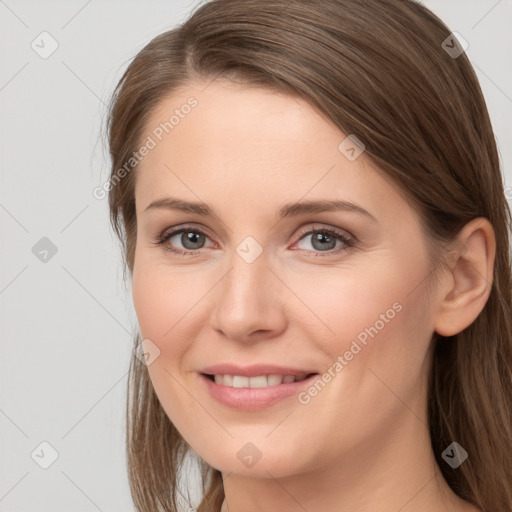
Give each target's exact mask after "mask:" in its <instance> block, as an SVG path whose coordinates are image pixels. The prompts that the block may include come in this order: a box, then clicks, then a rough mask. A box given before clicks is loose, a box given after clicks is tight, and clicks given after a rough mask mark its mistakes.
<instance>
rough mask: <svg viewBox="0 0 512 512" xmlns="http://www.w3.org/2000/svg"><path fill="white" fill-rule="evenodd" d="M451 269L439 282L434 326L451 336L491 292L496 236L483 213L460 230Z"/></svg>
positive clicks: (471, 318) (471, 319)
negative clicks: (440, 282) (482, 215)
mask: <svg viewBox="0 0 512 512" xmlns="http://www.w3.org/2000/svg"><path fill="white" fill-rule="evenodd" d="M455 246H456V249H455V250H454V251H453V254H454V255H455V257H454V258H452V261H451V263H450V271H449V273H448V275H447V278H446V279H443V281H442V284H441V285H440V286H439V293H440V295H439V302H438V304H439V306H438V310H437V315H436V317H435V324H434V329H435V331H436V332H437V333H438V334H440V335H441V336H454V335H455V334H457V333H459V332H461V331H463V330H464V329H465V328H466V327H468V326H469V325H471V324H472V323H473V322H474V320H475V319H476V318H477V316H478V315H479V314H480V313H481V311H482V310H483V308H484V306H485V304H486V302H487V299H488V298H489V295H490V293H491V289H492V281H493V269H494V259H495V255H496V238H495V235H494V229H493V227H492V224H491V223H490V222H489V221H488V220H487V219H486V218H485V217H478V218H476V219H473V220H472V221H471V222H468V223H467V224H466V225H465V226H464V227H463V228H462V230H461V231H460V232H459V235H458V236H457V240H456V244H455Z"/></svg>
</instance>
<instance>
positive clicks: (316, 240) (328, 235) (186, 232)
mask: <svg viewBox="0 0 512 512" xmlns="http://www.w3.org/2000/svg"><path fill="white" fill-rule="evenodd" d="M299 236H300V239H299V240H298V241H297V242H296V243H295V244H294V245H297V244H299V243H301V242H302V241H303V240H305V239H306V238H308V237H309V236H312V238H311V242H310V246H311V247H312V249H308V248H304V247H302V248H300V247H299V249H300V250H304V251H306V252H313V253H315V252H316V254H314V257H318V256H321V257H323V256H332V255H335V254H339V253H342V252H345V251H348V250H349V249H350V248H351V247H353V246H354V245H355V240H354V239H353V238H351V237H349V236H347V235H346V234H344V233H342V232H341V231H338V230H336V229H333V228H316V227H314V228H313V229H309V230H303V231H302V232H301V233H299ZM173 239H175V240H173ZM207 239H208V235H206V233H205V232H204V231H202V230H201V229H198V228H195V227H192V226H184V227H180V228H173V229H169V230H165V231H163V232H162V233H161V234H160V235H159V236H158V238H157V240H156V241H155V242H153V243H154V244H156V245H161V246H164V248H165V250H167V251H170V252H172V253H175V254H181V255H183V256H193V255H196V254H200V253H201V249H203V248H204V244H205V241H206V240H207ZM176 244H181V245H182V246H183V249H181V248H180V247H176ZM337 244H338V247H336V245H337ZM339 245H341V247H340V246H339ZM322 253H326V254H322Z"/></svg>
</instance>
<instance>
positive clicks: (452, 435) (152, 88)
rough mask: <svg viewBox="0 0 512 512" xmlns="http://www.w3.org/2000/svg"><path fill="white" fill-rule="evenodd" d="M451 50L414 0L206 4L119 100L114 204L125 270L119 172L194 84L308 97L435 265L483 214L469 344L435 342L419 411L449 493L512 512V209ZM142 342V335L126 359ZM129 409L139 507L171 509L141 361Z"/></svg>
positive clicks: (175, 457) (149, 58) (128, 233)
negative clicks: (485, 281) (407, 220)
mask: <svg viewBox="0 0 512 512" xmlns="http://www.w3.org/2000/svg"><path fill="white" fill-rule="evenodd" d="M450 37H451V39H450ZM446 41H448V42H449V44H447V43H446ZM459 46H460V45H458V42H457V41H456V40H454V39H453V36H451V34H450V30H449V29H448V27H447V26H446V25H445V24H444V23H443V22H442V21H441V20H439V18H437V17H436V16H435V15H434V14H433V13H431V12H430V11H429V10H428V9H426V8H425V7H423V6H422V5H420V4H419V3H416V2H414V1H411V0H365V1H359V0H213V1H210V2H207V3H205V4H203V5H201V6H200V7H198V8H197V9H196V10H195V12H194V13H192V15H191V17H190V18H189V19H188V20H187V21H185V22H184V23H183V24H182V25H180V26H178V27H177V28H175V29H173V30H170V31H168V32H165V33H163V34H160V35H159V36H157V37H155V38H154V39H153V40H152V41H151V42H149V44H147V46H146V47H145V48H143V50H142V51H140V52H139V53H138V54H137V56H136V57H135V59H134V60H133V61H132V62H131V63H130V65H129V66H128V68H127V69H126V71H125V73H124V75H123V76H122V78H121V80H120V81H119V84H118V85H117V87H116V89H115V91H114V93H113V97H112V100H111V108H110V111H109V117H108V123H107V129H108V137H109V144H110V155H111V159H112V168H111V178H110V183H109V187H108V189H109V205H110V214H111V222H112V225H113V227H114V229H115V231H116V233H117V235H118V236H119V237H120V239H121V241H122V243H123V249H124V258H125V264H126V267H127V268H128V270H129V271H130V274H131V273H132V271H133V262H134V250H135V241H136V236H137V232H136V229H137V224H136V214H135V196H134V183H135V175H136V165H132V167H133V170H131V168H128V169H127V168H126V162H129V161H130V158H131V157H132V154H133V152H134V151H136V150H137V148H138V147H140V144H141V142H142V134H143V133H144V129H146V128H147V120H148V118H149V116H150V115H151V114H152V112H154V109H155V107H156V106H157V105H158V104H159V102H160V101H161V100H162V99H163V98H164V97H166V96H168V95H169V94H170V93H172V91H174V90H175V89H176V88H177V87H180V86H183V85H186V84H187V83H191V82H192V81H196V80H203V81H205V83H206V81H207V80H213V79H214V78H216V77H218V76H222V77H227V78H230V79H236V80H240V81H241V82H243V83H246V84H255V85H260V86H264V87H267V88H272V89H274V90H279V91H281V92H286V93H289V94H292V95H296V96H299V97H302V98H304V99H305V100H307V101H308V102H309V103H310V104H311V105H313V106H314V107H315V108H317V109H318V111H319V112H321V113H322V114H324V115H325V116H326V117H327V118H328V119H329V120H331V121H332V122H334V123H335V125H337V126H338V127H339V128H340V130H341V131H342V132H344V133H345V134H356V135H357V137H358V138H359V139H360V140H362V141H363V142H364V144H365V146H366V148H365V150H366V153H365V154H366V155H367V156H368V157H369V158H370V159H372V161H373V162H374V163H375V165H376V166H377V167H378V168H380V169H381V170H382V171H383V173H384V176H386V177H387V178H389V180H391V181H392V182H393V183H394V184H395V185H396V186H397V187H400V188H401V190H402V191H403V192H404V194H405V195H406V197H407V198H408V200H410V201H411V204H413V205H414V207H415V208H416V210H417V211H418V212H419V213H420V215H421V218H422V224H423V227H424V230H425V234H426V239H427V241H428V243H429V247H430V248H431V257H432V263H433V266H434V268H435V269H437V268H440V267H441V266H442V264H443V255H444V252H443V249H445V248H446V247H447V246H448V243H449V242H450V241H453V240H454V239H455V237H456V235H457V233H458V232H459V230H460V229H461V228H462V227H463V226H464V225H465V224H466V223H467V222H469V221H470V220H472V219H474V218H476V217H485V218H487V219H488V220H489V221H490V222H491V224H492V226H493V228H494V231H495V235H496V241H497V249H496V259H495V262H494V274H493V282H492V289H491V292H490V296H489V299H488V301H487V303H486V305H485V307H484V309H483V310H482V312H481V313H480V315H479V316H478V317H477V318H476V320H475V321H474V322H473V323H472V324H471V325H470V326H469V327H467V328H466V329H464V330H463V331H462V332H460V333H458V334H457V335H455V336H451V337H442V336H440V335H438V334H437V333H434V335H433V338H432V344H433V348H434V357H433V364H432V369H431V375H430V383H429V400H428V412H429V422H430V433H431V440H432V449H433V452H434V454H435V457H436V459H437V461H438V464H439V466H440V467H441V469H442V472H443V476H444V477H445V479H446V481H447V482H448V484H449V485H450V487H451V488H452V489H453V491H454V492H455V493H457V494H458V495H459V496H460V497H461V498H463V499H465V500H467V501H469V502H471V503H473V504H474V505H476V506H477V507H479V508H480V509H482V510H483V511H484V512H510V510H512V485H511V484H512V482H511V475H512V406H511V400H512V299H511V255H510V240H509V232H510V229H511V213H510V208H509V206H508V204H507V202H506V198H505V193H504V189H503V181H502V175H501V172H500V162H499V158H498V153H497V147H496V142H495V138H494V134H493V129H492V126H491V122H490V119H489V115H488V112H487V108H486V104H485V101H484V97H483V95H482V92H481V89H480V86H479V83H478V80H477V77H476V75H475V73H474V71H473V68H472V67H471V65H470V62H469V60H468V58H467V56H466V55H465V53H464V52H462V53H461V54H460V55H458V54H459V53H460V52H456V53H454V52H453V51H450V48H455V49H456V50H457V49H458V48H459ZM461 51H462V50H461ZM132 163H133V162H132ZM123 166H125V167H124V169H125V172H124V173H120V169H121V168H122V167H123ZM130 171H131V172H130ZM120 174H121V175H122V176H121V177H120ZM126 267H125V268H126ZM139 342H140V339H139V337H138V336H135V339H134V352H135V347H136V346H137V345H138V343H139ZM127 398H128V400H127V415H126V421H127V438H126V449H127V458H128V470H129V481H130V486H131V492H132V497H133V500H134V503H135V506H136V509H137V510H138V511H139V512H155V511H156V510H164V511H172V512H174V511H176V510H177V504H176V500H177V497H178V495H179V494H181V493H182V490H181V489H180V488H179V479H180V471H181V469H180V468H181V467H182V465H183V462H184V460H185V458H186V455H187V454H190V452H191V450H190V448H189V447H188V445H187V444H186V443H185V442H184V440H183V438H182V437H181V435H180V433H179V432H178V431H177V430H176V428H175V427H174V426H173V424H172V422H171V421H170V420H169V418H168V417H167V415H166V414H165V413H164V411H163V409H162V407H161V405H160V403H159V401H158V399H157V397H156V394H155V391H154V389H153V387H152V384H151V381H150V379H149V376H148V373H147V368H146V367H145V366H144V365H143V364H141V363H140V362H139V360H138V359H137V357H135V354H134V355H133V357H132V360H131V364H130V374H129V390H128V397H127ZM454 440H456V441H457V442H458V443H459V444H460V445H461V446H463V448H464V449H465V450H466V451H467V452H468V453H469V459H468V460H467V461H466V462H465V463H464V464H462V465H461V466H460V467H459V468H457V469H451V468H450V467H449V466H448V465H447V464H446V463H445V462H444V461H442V459H441V454H442V452H443V450H444V449H445V448H446V447H447V446H448V445H449V444H450V443H451V442H452V441H454ZM199 463H200V464H201V466H200V467H201V471H202V483H203V499H202V502H201V504H200V505H199V507H198V510H199V511H209V512H210V511H215V512H218V510H219V509H220V505H221V503H222V500H223V498H224V489H223V484H222V476H221V473H220V472H219V471H217V470H216V469H214V468H212V467H210V466H209V465H208V464H206V463H205V462H204V461H201V460H200V459H199Z"/></svg>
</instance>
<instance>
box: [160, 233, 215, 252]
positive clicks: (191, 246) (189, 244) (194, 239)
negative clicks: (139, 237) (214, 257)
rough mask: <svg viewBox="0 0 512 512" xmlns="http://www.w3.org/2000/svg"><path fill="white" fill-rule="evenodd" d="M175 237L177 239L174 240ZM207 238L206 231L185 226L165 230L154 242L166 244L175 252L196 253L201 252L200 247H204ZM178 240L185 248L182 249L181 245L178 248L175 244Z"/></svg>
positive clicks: (167, 247) (167, 248)
mask: <svg viewBox="0 0 512 512" xmlns="http://www.w3.org/2000/svg"><path fill="white" fill-rule="evenodd" d="M173 238H176V239H177V240H176V241H174V242H173V241H172V239H173ZM207 238H208V236H207V235H206V233H204V231H202V230H200V229H197V228H193V227H190V226H189V227H186V226H185V227H181V228H177V229H171V230H167V231H164V232H163V233H162V234H161V235H160V236H159V237H158V238H157V240H156V241H155V242H154V243H156V244H157V245H162V246H164V247H165V249H166V250H167V251H170V252H173V253H177V254H182V255H194V254H199V253H200V251H199V250H198V249H202V248H203V247H202V246H203V244H204V242H205V239H207ZM177 242H179V243H180V244H182V245H183V247H184V249H180V248H179V247H178V248H177V247H176V245H175V244H176V243H177Z"/></svg>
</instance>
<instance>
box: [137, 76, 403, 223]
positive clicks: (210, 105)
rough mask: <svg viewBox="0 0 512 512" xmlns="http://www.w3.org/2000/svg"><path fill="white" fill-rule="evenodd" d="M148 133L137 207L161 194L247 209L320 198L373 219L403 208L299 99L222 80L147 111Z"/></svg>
mask: <svg viewBox="0 0 512 512" xmlns="http://www.w3.org/2000/svg"><path fill="white" fill-rule="evenodd" d="M191 105H194V106H191ZM148 137H150V138H152V139H154V142H155V147H154V148H153V149H152V150H151V151H150V152H149V154H148V155H147V156H146V157H145V158H144V159H143V161H142V162H141V163H140V164H139V166H138V168H137V185H136V195H137V197H139V198H140V201H139V200H138V201H137V203H141V202H144V203H146V204H147V203H149V202H150V201H152V200H154V199H158V198H159V197H162V196H163V195H165V194H166V193H168V194H171V195H173V196H175V195H181V196H186V198H188V199H190V200H198V197H199V198H201V199H203V200H204V201H205V202H207V201H206V198H207V197H208V196H210V197H211V198H212V200H211V201H208V203H209V204H211V203H215V202H219V201H220V202H223V201H225V200H229V201H231V202H237V201H238V202H241V203H243V202H245V203H246V205H247V207H248V208H249V207H251V208H254V207H255V206H256V205H258V207H263V206H265V205H267V204H268V205H269V206H272V207H275V206H276V205H277V204H278V203H279V204H281V203H282V202H283V199H284V198H286V199H287V200H290V201H296V200H298V199H300V198H301V197H303V196H306V195H307V197H306V198H307V199H314V198H319V197H322V198H326V197H325V196H326V194H328V195H329V199H336V198H338V199H340V198H342V199H347V200H351V201H354V202H357V201H360V202H363V201H364V202H365V203H366V204H367V205H371V206H372V208H373V210H374V211H378V210H381V214H385V212H386V210H389V209H390V207H392V206H395V207H397V208H398V207H400V206H402V208H404V207H406V205H405V203H404V202H403V199H402V198H401V197H400V195H399V192H398V191H397V190H396V189H395V188H394V187H392V186H391V184H390V181H389V180H386V179H385V178H383V177H382V175H381V173H379V172H377V171H378V170H377V169H376V168H375V166H373V165H372V164H371V161H370V160H369V159H367V158H366V156H365V155H364V153H362V154H361V155H360V156H359V157H358V158H357V159H355V160H352V161H351V160H350V159H348V158H347V155H346V154H345V153H344V152H343V151H342V150H343V149H344V148H345V145H346V143H347V142H346V139H347V134H344V133H343V132H341V131H340V130H339V128H338V127H336V126H335V125H334V124H333V123H332V122H330V121H329V120H328V119H327V118H326V117H325V116H323V115H322V114H321V113H319V112H318V111H317V110H315V109H314V108H313V107H311V106H310V105H309V104H308V103H307V102H306V101H304V100H302V99H300V98H298V97H294V96H290V95H285V94H281V93H277V92H275V91H272V90H269V89H263V88H257V87H246V86H241V85H239V84H234V83H232V82H228V81H225V80H220V81H215V82H212V83H210V84H204V83H203V84H193V85H190V86H187V87H184V88H181V89H179V90H177V91H175V92H173V93H172V94H170V95H168V96H167V97H166V98H165V99H163V100H162V101H161V102H160V104H159V105H158V107H157V108H156V109H155V111H154V112H153V113H152V115H151V117H150V119H149V121H148V123H147V124H146V129H145V132H144V135H143V139H144V140H146V139H147V138H148ZM349 143H350V141H349ZM340 144H341V149H342V150H340ZM356 150H357V147H356ZM215 198H217V201H216V200H215ZM141 206H142V205H141ZM368 209H370V208H368ZM395 213H396V212H395Z"/></svg>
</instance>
